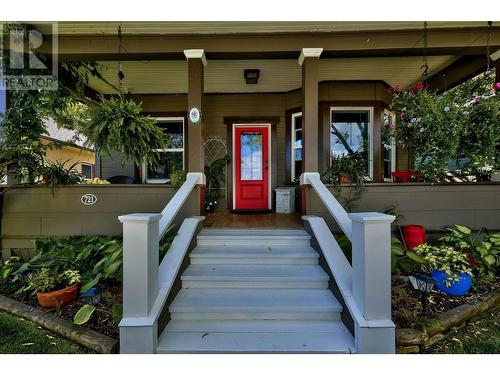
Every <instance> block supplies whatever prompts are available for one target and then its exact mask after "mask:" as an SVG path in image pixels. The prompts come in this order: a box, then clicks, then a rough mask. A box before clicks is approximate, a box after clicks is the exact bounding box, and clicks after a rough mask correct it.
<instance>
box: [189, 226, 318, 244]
mask: <svg viewBox="0 0 500 375" xmlns="http://www.w3.org/2000/svg"><path fill="white" fill-rule="evenodd" d="M196 239H197V244H198V246H213V245H217V246H279V245H284V246H309V244H310V240H311V236H310V235H309V234H308V233H307V232H306V231H305V230H302V229H207V228H205V229H202V230H201V231H200V233H199V234H198V236H197V237H196Z"/></svg>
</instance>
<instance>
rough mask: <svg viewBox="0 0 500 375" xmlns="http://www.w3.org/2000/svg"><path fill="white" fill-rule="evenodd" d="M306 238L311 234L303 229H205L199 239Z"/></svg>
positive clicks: (199, 234)
mask: <svg viewBox="0 0 500 375" xmlns="http://www.w3.org/2000/svg"><path fill="white" fill-rule="evenodd" d="M212 236H213V237H240V236H241V237H258V236H263V237H283V236H286V237H289V236H291V237H305V238H311V236H310V234H309V233H307V232H306V231H305V230H303V229H208V228H204V229H202V230H201V231H200V233H198V237H212Z"/></svg>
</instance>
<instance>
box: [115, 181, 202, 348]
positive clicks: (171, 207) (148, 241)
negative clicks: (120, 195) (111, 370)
mask: <svg viewBox="0 0 500 375" xmlns="http://www.w3.org/2000/svg"><path fill="white" fill-rule="evenodd" d="M204 183H205V181H204V175H203V174H202V173H188V175H187V178H186V181H185V182H184V184H183V185H182V186H181V188H179V190H178V191H177V192H176V194H175V195H174V196H173V197H172V199H171V200H170V202H169V203H168V204H167V206H166V207H165V208H164V209H163V211H162V213H161V214H130V215H123V216H120V217H119V218H118V219H119V220H120V221H121V222H122V223H123V319H122V320H121V321H120V352H121V353H155V352H156V347H157V341H158V319H159V317H160V314H161V312H162V310H163V308H164V306H165V303H166V301H167V298H168V295H169V293H170V292H171V290H172V286H173V284H174V281H175V280H176V277H177V274H178V272H179V269H180V267H181V265H182V262H183V259H184V258H185V256H186V254H187V252H188V250H189V246H190V243H191V241H192V239H193V237H194V235H195V234H196V231H197V228H198V226H199V224H200V223H201V222H202V221H203V220H204V217H201V216H196V217H191V218H187V219H185V220H184V221H183V222H182V225H181V226H180V228H179V231H178V232H177V235H176V236H175V238H174V240H173V241H172V244H171V245H170V248H169V250H168V252H167V254H166V255H165V257H164V258H163V260H162V262H161V264H160V265H158V263H159V243H160V239H161V238H162V236H163V235H164V234H165V232H166V230H167V228H168V227H169V226H170V225H171V223H172V221H173V220H174V218H175V216H176V215H177V213H178V212H179V210H180V209H181V207H182V206H183V204H184V202H185V201H186V200H187V198H188V197H189V195H190V194H191V192H192V191H193V189H194V187H195V186H196V185H203V184H204Z"/></svg>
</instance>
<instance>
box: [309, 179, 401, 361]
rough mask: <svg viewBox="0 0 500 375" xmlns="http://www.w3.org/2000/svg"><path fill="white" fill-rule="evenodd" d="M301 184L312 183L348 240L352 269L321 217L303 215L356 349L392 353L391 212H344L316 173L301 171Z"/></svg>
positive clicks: (393, 349)
mask: <svg viewBox="0 0 500 375" xmlns="http://www.w3.org/2000/svg"><path fill="white" fill-rule="evenodd" d="M301 185H311V186H312V188H313V189H314V191H315V192H316V194H317V195H318V196H319V198H320V199H321V201H322V202H323V203H324V204H325V206H326V207H327V208H328V211H329V212H330V214H331V215H332V216H333V218H334V219H335V221H336V222H337V224H338V225H339V226H340V228H341V229H342V231H343V232H344V233H345V234H346V236H347V237H348V238H349V239H350V241H351V244H352V267H351V265H350V264H349V262H348V261H347V259H346V257H345V255H344V253H343V252H342V250H341V249H340V246H339V244H338V243H337V241H336V240H335V237H334V236H333V234H332V232H331V231H330V229H329V228H328V226H327V224H326V222H325V220H324V219H323V218H321V217H316V216H304V217H303V219H304V220H305V221H306V222H307V223H308V224H309V228H310V230H311V231H312V234H313V235H314V237H315V239H316V241H317V243H318V246H319V247H320V248H321V251H322V253H323V256H324V257H325V260H326V262H327V264H328V267H329V269H330V271H331V273H332V275H333V277H334V279H335V282H336V284H337V286H338V289H339V292H340V294H341V297H342V299H343V301H344V303H345V306H346V307H347V309H348V311H349V314H350V315H351V317H352V319H353V321H354V342H355V348H356V352H357V353H394V352H395V345H396V342H395V341H396V340H395V326H394V323H393V322H392V320H391V223H392V222H393V221H394V219H395V218H394V216H391V215H385V214H381V213H377V212H360V213H351V214H348V213H347V212H346V211H345V210H344V208H343V207H342V206H341V205H340V203H338V201H337V200H336V199H335V197H334V196H333V194H332V193H330V191H329V190H328V188H327V187H326V186H325V185H324V184H323V182H321V179H320V176H319V174H318V173H304V174H303V175H302V176H301Z"/></svg>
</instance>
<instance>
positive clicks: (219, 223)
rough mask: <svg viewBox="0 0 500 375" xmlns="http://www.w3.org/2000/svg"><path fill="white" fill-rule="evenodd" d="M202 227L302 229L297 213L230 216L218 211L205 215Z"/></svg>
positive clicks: (225, 212) (227, 213)
mask: <svg viewBox="0 0 500 375" xmlns="http://www.w3.org/2000/svg"><path fill="white" fill-rule="evenodd" d="M205 216H206V219H205V223H204V226H205V227H211V228H274V229H285V228H303V227H304V224H303V223H302V218H301V215H300V214H299V213H296V212H294V213H290V214H278V213H276V212H272V213H268V214H255V215H253V214H232V213H231V212H229V211H220V212H214V213H210V214H206V215H205Z"/></svg>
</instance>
